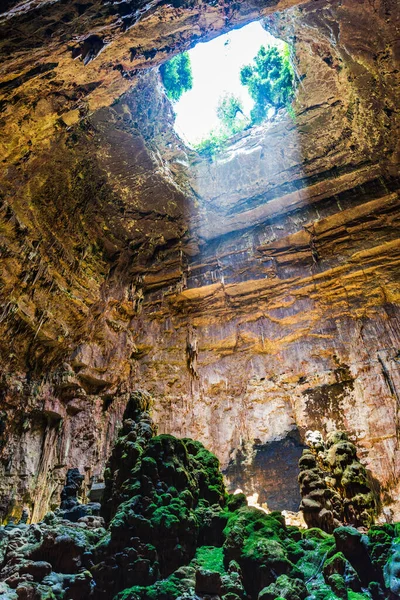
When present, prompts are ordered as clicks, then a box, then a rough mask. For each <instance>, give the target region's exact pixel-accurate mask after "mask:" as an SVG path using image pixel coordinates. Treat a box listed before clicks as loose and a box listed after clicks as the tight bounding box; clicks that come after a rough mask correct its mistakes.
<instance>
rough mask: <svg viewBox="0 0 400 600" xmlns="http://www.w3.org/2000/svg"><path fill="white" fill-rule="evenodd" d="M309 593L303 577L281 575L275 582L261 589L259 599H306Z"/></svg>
mask: <svg viewBox="0 0 400 600" xmlns="http://www.w3.org/2000/svg"><path fill="white" fill-rule="evenodd" d="M307 595H308V591H307V588H306V586H305V584H304V582H303V581H301V579H295V578H291V577H288V576H287V575H280V576H279V577H278V578H277V580H276V581H275V583H272V584H271V585H269V586H268V587H266V588H264V589H263V590H261V592H260V594H259V596H258V600H275V599H276V598H277V597H281V598H286V600H304V599H305V598H306V596H307Z"/></svg>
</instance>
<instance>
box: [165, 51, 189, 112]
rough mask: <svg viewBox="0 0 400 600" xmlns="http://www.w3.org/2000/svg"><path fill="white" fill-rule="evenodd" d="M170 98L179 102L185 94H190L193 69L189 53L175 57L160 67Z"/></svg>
mask: <svg viewBox="0 0 400 600" xmlns="http://www.w3.org/2000/svg"><path fill="white" fill-rule="evenodd" d="M160 73H161V77H162V80H163V84H164V87H165V90H166V92H167V96H168V98H170V100H174V101H175V102H177V101H178V100H179V98H180V97H181V96H182V94H183V93H184V92H188V91H189V90H191V89H192V86H193V75H192V67H191V64H190V57H189V54H188V53H187V52H183V53H182V54H178V55H177V56H174V58H172V59H171V60H169V61H168V62H166V63H164V64H163V65H161V67H160Z"/></svg>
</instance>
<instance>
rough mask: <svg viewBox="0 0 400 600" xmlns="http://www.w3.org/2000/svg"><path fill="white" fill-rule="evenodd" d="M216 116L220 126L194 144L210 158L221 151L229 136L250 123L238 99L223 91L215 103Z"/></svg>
mask: <svg viewBox="0 0 400 600" xmlns="http://www.w3.org/2000/svg"><path fill="white" fill-rule="evenodd" d="M217 117H218V119H219V120H220V122H221V125H220V127H218V128H217V129H213V130H212V131H211V132H210V133H209V135H208V136H207V137H206V138H204V139H203V140H202V141H201V142H200V143H199V144H197V145H196V146H195V148H196V150H197V151H198V152H199V153H200V154H202V155H203V156H208V157H210V158H212V157H213V156H214V155H215V154H218V153H219V152H223V151H224V149H225V148H226V146H227V141H228V140H229V138H231V137H232V136H233V135H235V134H236V133H239V131H243V129H244V128H245V127H247V125H249V124H250V121H249V119H248V117H246V115H245V114H244V113H243V106H242V103H241V101H240V99H239V98H237V97H236V96H234V95H233V94H228V93H225V94H224V95H223V96H221V98H220V99H219V101H218V105H217Z"/></svg>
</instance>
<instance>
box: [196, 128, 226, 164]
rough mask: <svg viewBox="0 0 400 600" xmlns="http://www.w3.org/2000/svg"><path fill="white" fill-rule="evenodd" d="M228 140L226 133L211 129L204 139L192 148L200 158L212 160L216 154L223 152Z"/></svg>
mask: <svg viewBox="0 0 400 600" xmlns="http://www.w3.org/2000/svg"><path fill="white" fill-rule="evenodd" d="M228 138H229V135H228V133H226V132H224V131H222V130H221V129H219V130H215V129H213V130H212V131H211V132H210V133H209V135H208V136H207V137H206V138H203V139H202V140H201V142H199V143H198V144H196V145H195V146H194V149H195V150H197V152H198V153H199V154H201V155H202V156H207V157H209V158H213V157H214V156H215V155H216V154H218V153H220V152H223V150H224V149H225V148H226V141H227V139H228Z"/></svg>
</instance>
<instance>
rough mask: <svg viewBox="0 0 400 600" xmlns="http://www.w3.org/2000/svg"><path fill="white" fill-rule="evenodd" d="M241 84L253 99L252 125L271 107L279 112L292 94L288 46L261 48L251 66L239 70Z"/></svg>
mask: <svg viewBox="0 0 400 600" xmlns="http://www.w3.org/2000/svg"><path fill="white" fill-rule="evenodd" d="M240 81H241V83H242V85H245V86H247V88H248V90H249V94H250V96H251V97H252V98H253V100H254V107H253V109H252V111H251V120H252V123H260V122H261V121H262V120H263V119H264V118H265V117H266V115H267V112H268V109H269V108H270V107H274V108H275V109H278V108H281V107H283V106H285V105H287V104H288V102H289V101H290V99H291V98H292V97H293V94H294V89H293V86H294V78H293V69H292V66H291V64H290V58H289V48H288V46H287V45H286V47H285V49H284V50H283V51H280V50H278V48H277V47H276V46H270V47H268V48H265V46H261V48H260V49H259V51H258V52H257V55H256V56H255V57H254V60H253V63H252V64H250V65H246V66H244V67H242V69H241V71H240Z"/></svg>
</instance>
